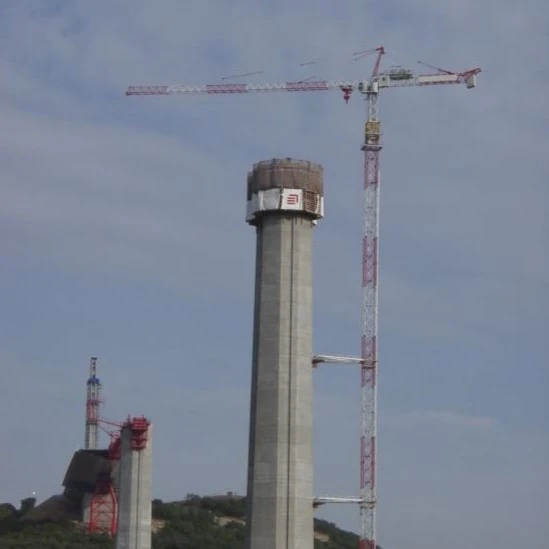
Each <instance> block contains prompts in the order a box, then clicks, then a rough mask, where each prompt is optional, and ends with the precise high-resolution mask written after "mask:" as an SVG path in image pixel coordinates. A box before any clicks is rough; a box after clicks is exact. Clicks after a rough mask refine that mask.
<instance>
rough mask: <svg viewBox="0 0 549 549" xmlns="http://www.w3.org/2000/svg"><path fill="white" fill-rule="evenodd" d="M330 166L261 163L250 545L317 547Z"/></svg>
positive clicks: (252, 200)
mask: <svg viewBox="0 0 549 549" xmlns="http://www.w3.org/2000/svg"><path fill="white" fill-rule="evenodd" d="M323 201H324V198H323V170H322V167H321V166H319V165H318V164H313V163H312V162H307V161H298V160H292V159H289V158H288V159H281V160H277V159H274V160H269V161H263V162H259V163H258V164H255V165H254V168H253V170H252V172H250V173H249V174H248V193H247V216H246V217H247V221H248V223H250V224H251V225H254V226H255V227H256V231H257V249H256V278H255V310H254V336H253V357H252V391H251V410H250V438H249V462H248V520H247V535H246V545H245V547H246V549H313V545H314V539H313V535H314V528H313V441H312V434H313V381H312V365H311V358H312V354H313V353H312V236H313V228H314V225H315V224H316V222H317V220H318V219H320V218H321V217H322V216H323V209H324V203H323Z"/></svg>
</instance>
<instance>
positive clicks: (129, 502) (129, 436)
mask: <svg viewBox="0 0 549 549" xmlns="http://www.w3.org/2000/svg"><path fill="white" fill-rule="evenodd" d="M151 435H152V425H151V424H150V422H149V421H148V420H147V419H145V418H133V419H128V421H127V422H126V423H125V424H124V426H123V427H122V430H121V432H120V439H121V440H120V442H121V447H120V473H119V474H120V477H119V478H120V488H119V490H120V491H119V496H118V531H117V534H116V549H151V537H152V529H151V527H152V524H151V523H152V516H151V515H152V440H151Z"/></svg>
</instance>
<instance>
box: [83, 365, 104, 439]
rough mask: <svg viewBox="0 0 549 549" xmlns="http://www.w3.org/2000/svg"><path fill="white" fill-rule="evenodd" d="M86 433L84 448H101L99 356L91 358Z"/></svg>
mask: <svg viewBox="0 0 549 549" xmlns="http://www.w3.org/2000/svg"><path fill="white" fill-rule="evenodd" d="M86 388H87V391H86V435H85V439H84V448H85V449H86V450H95V449H97V448H99V407H100V405H101V382H100V381H99V378H98V377H97V357H95V356H92V357H91V358H90V372H89V377H88V382H87V384H86Z"/></svg>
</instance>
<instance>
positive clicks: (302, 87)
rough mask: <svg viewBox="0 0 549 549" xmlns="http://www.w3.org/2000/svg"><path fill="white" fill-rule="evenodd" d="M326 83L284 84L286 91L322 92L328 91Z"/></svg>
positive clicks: (323, 81)
mask: <svg viewBox="0 0 549 549" xmlns="http://www.w3.org/2000/svg"><path fill="white" fill-rule="evenodd" d="M329 89H330V88H329V87H328V82H326V81H325V80H321V81H319V82H286V91H322V90H329Z"/></svg>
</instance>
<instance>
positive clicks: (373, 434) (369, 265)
mask: <svg viewBox="0 0 549 549" xmlns="http://www.w3.org/2000/svg"><path fill="white" fill-rule="evenodd" d="M373 52H377V59H376V62H375V66H374V70H373V72H372V76H371V78H370V80H318V81H288V82H278V83H275V82H271V83H263V84H240V83H239V84H206V85H188V86H187V85H168V86H130V87H129V88H128V89H127V90H126V95H129V96H136V95H176V94H183V95H219V94H247V93H262V92H277V91H284V92H310V91H330V90H340V91H342V92H343V99H344V100H345V102H348V101H349V99H350V97H351V94H352V92H353V91H355V90H356V91H359V92H360V93H361V94H364V95H365V98H366V102H367V121H366V126H365V136H364V143H363V145H362V150H363V151H364V200H363V210H364V213H363V215H364V234H363V240H362V290H363V300H362V341H361V357H360V358H357V359H353V358H348V357H341V356H329V355H316V356H315V357H313V365H316V364H318V363H321V362H333V363H353V364H359V365H360V369H361V432H360V497H358V498H357V497H317V498H315V502H314V504H315V505H323V504H324V503H358V505H359V506H360V541H359V548H360V549H375V547H376V500H377V494H376V467H377V465H376V452H377V444H376V439H377V370H378V360H377V339H378V337H377V336H378V278H379V277H378V268H379V265H378V241H379V186H380V168H379V153H380V151H381V148H382V147H381V140H380V138H381V124H380V121H379V117H378V97H379V92H380V91H381V90H382V89H383V88H396V87H398V88H401V87H412V86H434V85H442V84H465V85H466V87H467V88H473V87H475V85H476V75H477V74H478V73H480V72H481V69H480V68H474V69H470V70H467V71H463V72H452V71H446V70H443V69H439V68H437V67H432V66H430V65H427V66H429V67H430V68H432V69H435V70H436V71H437V72H436V73H431V74H420V75H416V74H414V73H413V72H412V71H411V70H409V69H405V68H401V67H393V68H392V69H389V70H388V71H387V72H384V73H379V67H380V63H381V57H382V55H383V54H384V53H385V50H384V48H383V47H378V48H376V49H375V50H367V51H364V52H357V53H356V54H354V55H356V56H359V57H362V56H364V55H367V54H369V53H373Z"/></svg>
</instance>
